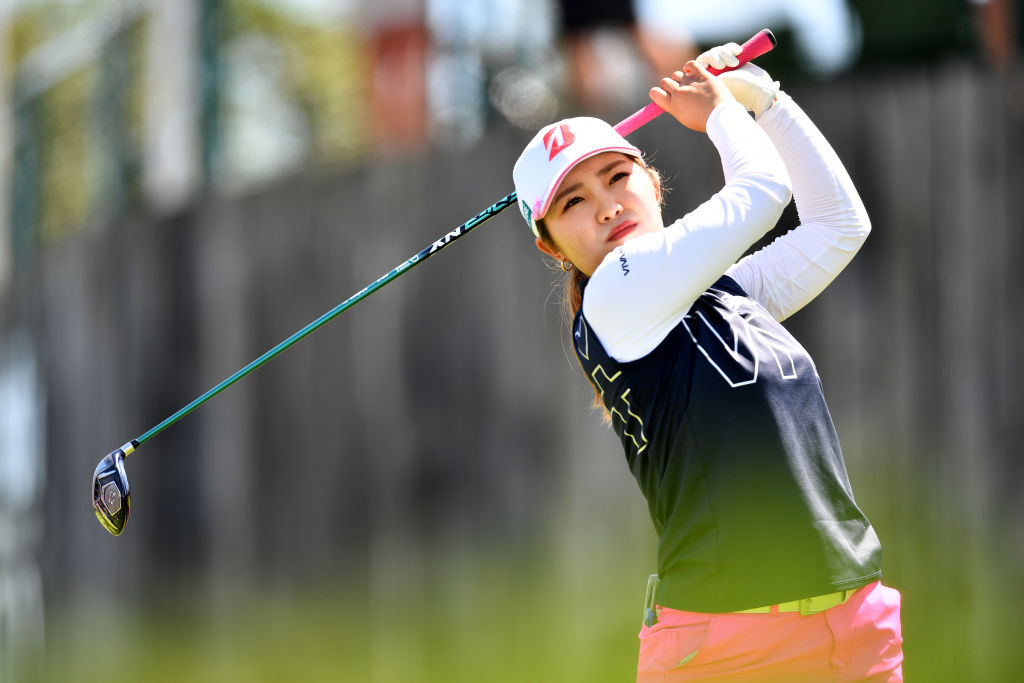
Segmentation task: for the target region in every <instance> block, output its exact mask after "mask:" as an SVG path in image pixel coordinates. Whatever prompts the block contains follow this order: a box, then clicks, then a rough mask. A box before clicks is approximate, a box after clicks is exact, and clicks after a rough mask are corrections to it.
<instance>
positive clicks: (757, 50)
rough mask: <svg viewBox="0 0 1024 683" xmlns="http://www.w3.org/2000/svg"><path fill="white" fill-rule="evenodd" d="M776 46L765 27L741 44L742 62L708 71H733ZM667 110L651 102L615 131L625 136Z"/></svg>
mask: <svg viewBox="0 0 1024 683" xmlns="http://www.w3.org/2000/svg"><path fill="white" fill-rule="evenodd" d="M774 47H775V36H774V35H772V32H771V31H769V30H768V29H766V28H764V29H761V30H760V31H758V32H757V33H755V34H754V35H753V37H751V38H750V40H748V41H747V42H745V43H743V45H741V46H740V53H739V54H738V55H736V57H737V58H738V59H739V60H740V63H739V64H737V65H736V66H732V67H728V68H725V69H715V68H713V67H712V68H709V69H708V71H709V72H710V73H712V74H714V75H716V76H717V75H718V74H720V73H722V72H723V71H732V70H733V69H736V68H739V67H740V66H743V65H744V64H746V63H747V62H749V61H750V60H752V59H755V58H757V57H760V56H761V55H763V54H764V53H766V52H768V51H769V50H771V49H772V48H774ZM664 113H665V110H664V109H662V108H661V107H659V106H658V105H656V104H655V103H654V102H651V103H650V104H648V105H647V106H646V107H644V108H643V109H641V110H639V111H637V112H636V113H635V114H633V115H631V116H629V117H628V118H625V119H623V120H622V121H620V122H619V123H618V125H616V126H615V132H617V133H618V134H619V135H621V136H623V137H625V136H627V135H629V134H630V133H632V132H633V131H635V130H636V129H637V128H640V127H641V126H644V125H646V124H648V123H650V122H651V121H653V120H654V119H655V118H657V117H658V116H660V115H661V114H664Z"/></svg>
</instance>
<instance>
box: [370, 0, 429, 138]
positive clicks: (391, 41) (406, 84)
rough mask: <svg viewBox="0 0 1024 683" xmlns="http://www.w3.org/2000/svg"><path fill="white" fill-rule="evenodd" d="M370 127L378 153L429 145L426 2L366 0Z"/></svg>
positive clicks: (413, 0) (416, 0)
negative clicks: (427, 136)
mask: <svg viewBox="0 0 1024 683" xmlns="http://www.w3.org/2000/svg"><path fill="white" fill-rule="evenodd" d="M361 21H362V28H363V31H364V32H365V34H366V46H367V47H366V50H367V59H368V61H369V70H370V75H369V91H370V92H369V97H368V100H369V111H370V126H371V131H372V134H373V138H374V142H375V144H376V146H377V148H378V150H380V151H382V152H385V153H407V152H414V153H415V152H417V151H419V150H420V149H422V147H423V145H424V144H425V142H426V134H427V98H426V78H427V74H426V64H427V50H428V47H429V43H430V38H429V32H428V30H427V24H426V16H425V12H424V7H423V0H364V2H363V5H362V10H361Z"/></svg>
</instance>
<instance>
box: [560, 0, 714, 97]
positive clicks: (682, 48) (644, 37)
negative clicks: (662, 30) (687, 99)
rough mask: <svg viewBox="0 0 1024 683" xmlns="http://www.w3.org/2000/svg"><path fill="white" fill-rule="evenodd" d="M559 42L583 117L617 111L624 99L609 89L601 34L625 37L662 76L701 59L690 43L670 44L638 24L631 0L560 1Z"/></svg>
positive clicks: (661, 35)
mask: <svg viewBox="0 0 1024 683" xmlns="http://www.w3.org/2000/svg"><path fill="white" fill-rule="evenodd" d="M558 9H559V12H560V15H559V24H558V27H559V36H560V38H561V40H562V42H563V48H564V51H565V55H566V60H567V68H568V73H567V79H566V80H567V81H568V83H570V84H571V87H572V88H573V92H572V97H573V99H574V104H575V105H576V106H577V107H579V108H580V109H581V110H582V111H586V112H590V113H600V112H603V111H607V110H609V109H610V108H612V107H614V106H615V105H616V103H617V101H618V98H619V96H620V95H621V93H618V92H615V88H613V87H610V86H609V81H608V77H607V75H608V69H607V68H606V66H604V65H603V59H602V58H603V57H606V56H604V55H602V54H601V47H600V46H599V44H598V41H597V40H596V37H597V36H598V34H599V32H601V31H611V32H615V33H619V34H622V35H624V36H626V37H627V38H628V39H629V41H630V43H631V44H632V45H633V46H634V47H636V48H639V52H640V55H641V57H642V58H643V59H644V60H645V61H646V63H647V65H648V66H649V67H650V68H651V69H652V70H653V71H654V72H655V74H657V75H658V76H662V75H665V74H667V73H671V72H672V71H675V70H676V69H679V68H682V65H683V64H684V63H685V62H686V60H688V59H693V58H694V57H696V56H697V49H696V46H695V45H694V44H693V43H692V42H690V41H689V40H674V39H670V38H669V37H668V36H667V35H665V34H658V33H657V32H654V31H651V30H650V29H649V28H645V27H644V26H642V25H641V24H639V23H638V22H637V17H636V11H635V7H634V1H633V0H559V1H558Z"/></svg>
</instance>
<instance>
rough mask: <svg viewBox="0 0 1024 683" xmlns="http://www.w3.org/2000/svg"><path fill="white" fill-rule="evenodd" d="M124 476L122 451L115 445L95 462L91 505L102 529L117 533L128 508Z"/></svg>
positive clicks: (126, 485)
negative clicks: (107, 453)
mask: <svg viewBox="0 0 1024 683" xmlns="http://www.w3.org/2000/svg"><path fill="white" fill-rule="evenodd" d="M131 500H132V499H131V496H130V495H129V494H128V475H126V474H125V472H124V450H122V449H120V448H118V449H117V450H116V451H113V452H112V453H110V454H109V455H107V456H106V457H105V458H103V459H102V460H100V462H99V464H98V465H96V471H95V472H94V473H93V475H92V506H93V508H94V510H95V511H96V519H98V520H100V524H102V525H103V528H104V529H106V530H107V531H109V532H110V533H112V534H114V535H115V536H120V535H121V532H122V531H124V525H125V524H126V523H127V522H128V513H129V512H130V511H131Z"/></svg>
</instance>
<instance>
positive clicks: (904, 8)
mask: <svg viewBox="0 0 1024 683" xmlns="http://www.w3.org/2000/svg"><path fill="white" fill-rule="evenodd" d="M850 5H851V6H852V7H854V9H856V11H857V13H858V14H859V15H860V18H861V24H862V27H863V46H862V49H861V57H860V60H859V63H860V65H862V66H872V65H876V64H885V63H890V64H891V63H894V62H898V63H900V64H913V63H923V62H933V61H935V60H938V59H941V58H943V57H947V56H951V55H957V54H959V55H963V54H968V53H974V52H978V51H980V50H981V49H982V48H981V44H980V43H981V40H980V38H979V34H978V26H977V23H976V20H975V17H974V14H973V9H974V8H973V7H972V5H973V3H971V2H969V1H968V0H901V1H900V2H892V1H891V0H850ZM1019 40H1020V31H1019V30H1018V32H1017V41H1019Z"/></svg>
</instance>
